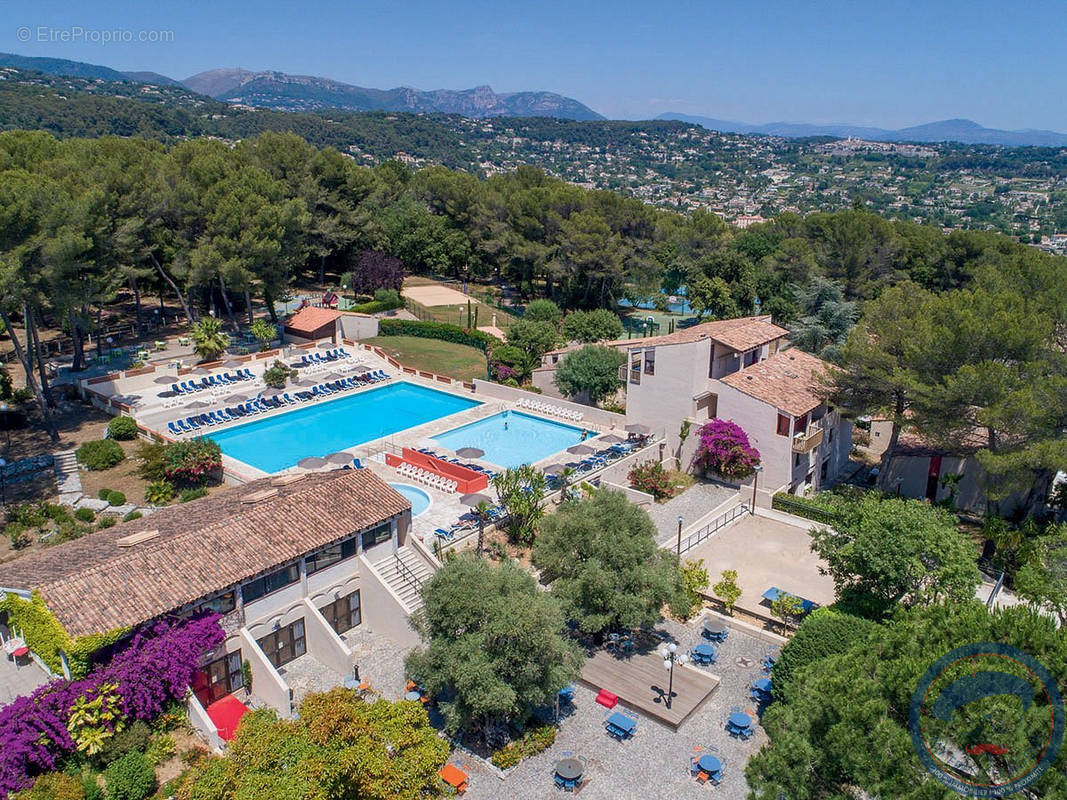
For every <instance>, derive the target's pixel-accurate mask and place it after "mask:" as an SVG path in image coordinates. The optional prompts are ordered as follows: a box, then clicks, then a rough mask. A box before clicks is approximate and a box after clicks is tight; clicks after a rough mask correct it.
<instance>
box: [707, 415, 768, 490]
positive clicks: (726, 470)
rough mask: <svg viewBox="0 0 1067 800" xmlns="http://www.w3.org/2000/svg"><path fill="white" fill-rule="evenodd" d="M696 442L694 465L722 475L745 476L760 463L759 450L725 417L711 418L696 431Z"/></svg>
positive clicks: (732, 478) (742, 431) (736, 477)
mask: <svg viewBox="0 0 1067 800" xmlns="http://www.w3.org/2000/svg"><path fill="white" fill-rule="evenodd" d="M697 436H698V437H699V439H700V444H699V446H698V447H697V453H696V455H695V456H694V457H693V466H694V467H695V468H696V469H701V470H710V471H712V472H717V473H718V474H719V475H722V476H723V477H724V478H727V479H730V480H740V479H742V478H747V477H748V476H749V475H751V474H752V472H753V470H754V469H755V468H756V466H757V465H758V464H759V463H760V454H759V450H757V449H756V448H755V447H753V446H752V445H751V444H750V443H749V441H748V434H747V433H745V432H744V430H743V429H742V428H741V426H740V425H738V424H737V423H736V422H734V421H733V420H729V419H713V420H711V421H710V422H707V423H705V424H704V425H703V426H702V427H701V428H700V430H699V431H698V432H697Z"/></svg>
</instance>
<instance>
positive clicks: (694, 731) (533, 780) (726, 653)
mask: <svg viewBox="0 0 1067 800" xmlns="http://www.w3.org/2000/svg"><path fill="white" fill-rule="evenodd" d="M700 623H701V617H699V616H698V617H696V618H694V619H693V620H692V621H690V622H689V623H688V624H687V625H681V624H678V623H674V622H667V623H664V624H662V625H660V626H658V629H659V630H665V631H668V632H669V633H670V634H671V635H672V636H673V637H675V638H676V639H677V641H678V644H679V646H680V647H681V648H683V649H686V650H688V649H689V648H690V647H691V646H693V645H695V644H696V643H697V642H698V641H700V638H699V628H700ZM727 624H728V625H730V626H731V632H730V635H729V637H728V638H727V640H726V642H724V643H723V644H721V645H718V646H717V650H718V662H717V663H716V664H714V665H712V666H711V667H707V668H706V669H707V671H708V672H709V673H711V674H714V675H717V676H719V677H720V678H721V680H722V683H721V684H720V685H719V687H718V688H717V689H716V690H715V691H714V692H713V693H712V695H711V697H710V698H709V699H708V700H707V701H706V702H704V703H703V704H702V705H701V706H700V707H699V708H697V709H696V711H694V712H693V714H692V716H690V717H689V718H688V719H687V720H686V721H685V722H684V723H683V724H682V726H681V727H680V728H679V729H678V731H674V730H672V729H671V728H668V727H666V726H664V725H661V724H659V723H657V722H654V721H653V720H651V719H650V718H649V717H647V716H644V715H642V714H638V720H639V721H638V726H637V733H636V734H635V736H634V738H632V739H630V740H629V741H626V742H617V741H615V740H614V739H611V738H609V737H608V736H607V734H606V733H605V732H604V728H603V720H604V717H605V716H606V715H607V714H608V713H609V712H608V711H607V710H606V709H605V708H603V707H602V706H599V705H597V704H596V703H595V702H594V697H595V694H596V693H595V692H594V691H593V690H591V689H589V688H587V687H585V686H584V685H582V684H577V692H576V695H575V702H574V709H573V711H572V712H571V713H570V714H569V715H567V716H565V717H564V718H563V720H562V722H561V723H560V727H559V731H558V735H557V738H556V743H555V745H553V746H552V747H551V748H549V749H548V750H547V751H545V752H544V753H541V754H540V755H538V756H535V757H534V758H530V759H527V760H525V761H523V762H522V763H521V764H519V765H518V766H517V767H515V768H514V769H512V770H511V771H509V772H508V773H507V774H506V775H505V776H504V777H503V778H501V777H500V775H499V773H498V772H497V771H496V770H494V769H492V768H491V767H489V766H487V765H486V764H485V762H483V761H481V760H479V759H477V758H474V757H471V756H468V755H466V754H465V753H464V752H463V751H459V750H457V751H455V752H453V755H452V758H451V759H450V761H451V763H453V764H457V765H459V766H460V767H461V768H462V769H464V770H466V771H467V772H468V774H469V775H470V776H471V777H470V790H469V791H468V792H467V794H466V797H468V798H472V800H490V798H493V799H495V798H509V800H527V798H529V799H530V800H532V799H533V798H552V797H558V796H565V795H563V794H562V793H561V792H560V791H559V790H558V789H556V787H555V785H554V783H553V772H554V765H555V763H556V761H558V760H559V759H560V758H564V757H566V756H567V755H570V754H573V755H574V756H576V757H581V758H584V759H585V774H584V779H585V781H586V782H585V783H584V784H583V785H582V787H581V788H580V790H579V792H578V794H580V796H581V797H583V798H589V799H595V800H626V799H628V798H633V800H649V799H650V798H691V797H692V798H699V797H722V798H743V797H744V796H745V795H746V794H747V792H748V787H747V784H746V782H745V779H744V767H745V763H746V762H747V760H748V758H749V757H750V756H752V754H754V753H755V752H756V751H758V750H759V749H760V747H761V746H762V745H763V743H764V742H765V741H766V736H765V734H764V733H763V731H762V730H761V729H759V728H758V726H757V729H756V735H755V736H754V737H752V738H751V739H749V740H748V741H747V742H743V741H741V740H739V739H733V738H731V737H730V736H729V735H727V733H726V731H725V728H724V725H725V721H726V717H727V716H728V715H729V713H730V711H731V709H732V708H734V707H738V708H740V709H741V710H743V711H749V712H751V713H752V716H753V718H754V719H755V718H756V712H757V709H756V708H755V704H754V703H753V702H752V701H751V700H750V699H749V696H748V695H749V692H748V690H749V686H750V684H751V683H752V681H753V680H754V679H755V678H758V677H761V676H763V674H764V673H763V671H762V668H761V666H760V660H761V659H762V658H763V656H764V655H766V654H767V653H768V652H777V649H778V646H777V644H776V643H774V642H773V641H772V639H771V638H769V637H768V638H763V637H762V636H760V635H758V634H756V633H755V632H753V633H749V632H748V631H747V630H743V629H741V628H740V627H738V626H737V625H736V624H735V623H733V622H732V621H729V620H728V621H727ZM664 673H666V671H665V670H664ZM676 677H677V673H676ZM620 707H622V704H620ZM702 752H711V753H713V754H715V755H716V756H717V757H719V759H720V760H722V761H724V762H725V765H726V766H725V774H724V777H723V781H722V783H721V784H719V785H718V786H712V785H711V784H710V783H709V784H706V785H701V784H699V783H697V781H696V780H695V779H694V778H693V777H691V776H690V774H689V759H690V758H691V757H692V756H694V755H699V754H700V753H702Z"/></svg>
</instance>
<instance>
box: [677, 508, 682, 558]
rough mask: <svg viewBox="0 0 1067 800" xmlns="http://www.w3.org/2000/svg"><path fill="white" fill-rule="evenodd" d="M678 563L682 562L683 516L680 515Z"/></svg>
mask: <svg viewBox="0 0 1067 800" xmlns="http://www.w3.org/2000/svg"><path fill="white" fill-rule="evenodd" d="M677 555H678V563H679V564H681V563H682V517H681V516H680V515H679V517H678V553H677Z"/></svg>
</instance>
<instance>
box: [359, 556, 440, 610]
mask: <svg viewBox="0 0 1067 800" xmlns="http://www.w3.org/2000/svg"><path fill="white" fill-rule="evenodd" d="M397 556H399V560H400V563H399V564H398V563H397ZM372 566H373V567H374V571H375V572H377V573H378V575H380V576H381V578H382V580H383V581H385V582H386V583H387V584H389V587H390V588H391V589H392V590H393V591H394V592H395V593H396V595H397V596H398V597H399V598H400V600H401V602H402V603H403V604H404V607H405V608H407V610H408V613H409V614H411V613H413V612H415V611H417V610H419V609H420V608H422V593H421V591H420V586H421V585H422V584H425V583H426V581H428V580H429V579H430V577H431V576H432V575H433V572H432V571H431V570H430V568H429V567H428V566H427V565H426V562H425V561H423V560H422V559H421V558H419V557H418V556H417V555H415V553H414V552H412V550H411V549H410V548H407V547H401V548H400V549H399V550H397V551H396V553H395V554H394V553H390V554H389V555H387V556H386V557H385V558H383V559H381V560H380V561H376V562H374V564H372Z"/></svg>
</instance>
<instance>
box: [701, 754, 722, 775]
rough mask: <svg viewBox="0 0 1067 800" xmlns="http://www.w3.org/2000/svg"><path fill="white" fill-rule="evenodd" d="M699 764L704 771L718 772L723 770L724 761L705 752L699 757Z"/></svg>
mask: <svg viewBox="0 0 1067 800" xmlns="http://www.w3.org/2000/svg"><path fill="white" fill-rule="evenodd" d="M697 766H698V767H700V768H701V769H702V770H704V772H709V773H716V772H722V762H721V761H719V759H717V758H716V757H715V756H713V755H710V754H708V753H705V754H704V755H702V756H701V757H700V758H698V759H697Z"/></svg>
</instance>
